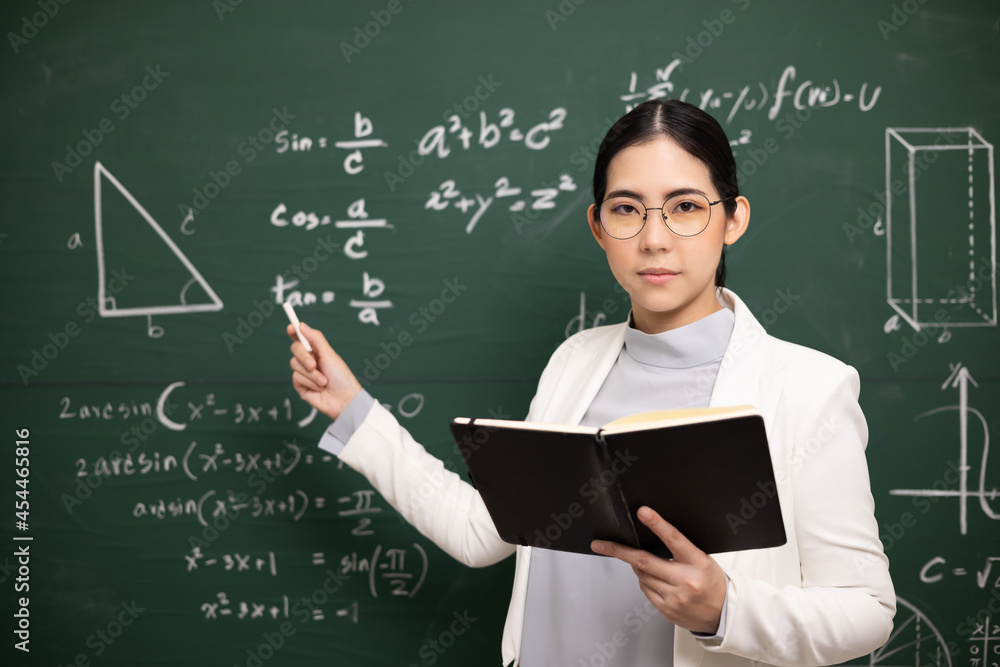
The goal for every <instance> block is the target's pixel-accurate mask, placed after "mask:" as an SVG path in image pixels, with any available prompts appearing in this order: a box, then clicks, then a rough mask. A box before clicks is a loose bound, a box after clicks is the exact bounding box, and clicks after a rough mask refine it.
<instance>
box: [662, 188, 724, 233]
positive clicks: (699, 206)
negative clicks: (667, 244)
mask: <svg viewBox="0 0 1000 667" xmlns="http://www.w3.org/2000/svg"><path fill="white" fill-rule="evenodd" d="M663 214H664V215H665V216H666V218H667V227H670V231H672V232H673V233H674V234H677V235H678V236H697V235H698V234H701V233H702V231H704V230H705V227H708V221H709V219H710V218H711V217H712V207H711V206H709V205H708V198H707V197H705V196H704V195H698V194H685V195H676V196H674V197H671V198H670V199H668V200H667V203H665V204H664V205H663Z"/></svg>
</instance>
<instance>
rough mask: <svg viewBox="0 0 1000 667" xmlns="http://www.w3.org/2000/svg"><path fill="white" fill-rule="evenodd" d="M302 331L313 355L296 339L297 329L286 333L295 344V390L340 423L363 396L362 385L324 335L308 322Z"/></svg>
mask: <svg viewBox="0 0 1000 667" xmlns="http://www.w3.org/2000/svg"><path fill="white" fill-rule="evenodd" d="M299 329H300V330H301V331H302V335H303V336H304V337H305V339H306V340H308V341H309V345H311V346H312V349H313V351H312V352H308V351H307V350H306V347H305V345H303V344H302V343H301V342H299V337H298V336H296V335H295V327H294V326H292V325H291V324H289V325H288V328H287V329H286V331H287V332H288V337H289V338H291V339H292V341H293V342H292V355H293V356H292V361H291V366H292V371H293V372H292V386H293V387H295V391H297V392H299V396H301V397H302V398H303V399H304V400H305V401H306V403H308V404H309V405H311V406H313V407H314V408H316V409H317V410H319V411H320V412H322V413H323V414H325V415H326V416H327V417H329V418H330V419H336V418H337V417H339V416H340V413H341V412H343V411H344V408H346V407H347V404H348V403H350V402H351V400H353V399H354V397H355V396H357V395H358V393H360V392H361V383H360V382H358V379H357V378H356V377H354V373H352V372H351V369H350V368H348V367H347V364H346V363H344V360H343V359H341V358H340V355H338V354H337V353H336V352H334V351H333V348H332V347H330V344H329V343H328V342H326V336H324V335H323V332H322V331H320V330H319V329H313V328H312V327H310V326H308V325H307V324H305V323H304V322H302V323H301V324H300V326H299Z"/></svg>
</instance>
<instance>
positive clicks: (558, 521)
mask: <svg viewBox="0 0 1000 667" xmlns="http://www.w3.org/2000/svg"><path fill="white" fill-rule="evenodd" d="M451 430H452V434H453V435H454V437H455V441H456V442H457V443H458V448H459V451H460V452H461V453H462V456H463V458H464V459H465V462H466V464H467V466H468V468H469V478H470V480H471V481H472V483H473V484H474V485H475V486H476V488H477V489H478V490H479V493H480V495H482V498H483V501H484V502H485V504H486V508H487V509H488V510H489V513H490V516H491V517H492V519H493V523H494V524H495V525H496V528H497V532H498V533H499V535H500V537H501V538H502V539H503V540H504V541H506V542H510V543H511V544H519V545H522V546H531V547H541V548H546V549H557V550H560V551H571V552H575V553H586V554H592V553H593V551H591V549H590V542H591V540H594V539H603V540H612V541H615V542H620V543H622V544H627V545H630V546H634V547H639V548H642V549H645V550H647V551H650V552H652V553H654V554H657V555H660V556H664V557H667V558H669V557H670V551H669V550H668V549H667V548H666V546H665V545H664V544H663V542H662V541H661V540H660V539H659V538H658V537H657V536H656V535H655V534H654V533H653V532H652V531H651V530H649V529H648V528H647V527H646V526H645V525H644V524H643V523H642V522H641V521H639V519H638V517H637V516H636V512H637V511H638V510H639V508H640V507H642V506H643V505H648V506H649V507H652V508H653V509H654V510H656V511H657V512H659V514H660V516H662V517H663V518H664V519H666V520H667V521H669V522H670V523H671V524H673V525H674V526H675V527H676V528H677V529H678V530H680V531H681V533H683V534H684V535H685V536H686V537H687V538H688V539H689V540H691V542H693V543H694V544H695V546H697V547H699V548H700V549H702V550H703V551H705V552H706V553H719V552H723V551H738V550H743V549H756V548H763V547H774V546H780V545H782V544H784V543H785V530H784V525H783V523H782V520H781V506H780V504H779V501H778V493H777V486H776V485H775V482H774V470H773V468H772V466H771V455H770V451H769V449H768V446H767V434H766V432H765V430H764V420H763V418H762V417H761V416H760V414H759V413H758V412H757V411H756V410H755V409H754V408H753V407H750V406H739V407H733V408H699V409H693V410H666V411H660V412H648V413H643V414H638V415H633V416H631V417H626V418H624V419H619V420H617V421H614V422H611V423H610V424H607V425H605V426H603V427H586V426H578V425H566V424H544V423H534V422H519V421H509V420H502V419H467V418H458V419H455V420H453V421H452V423H451Z"/></svg>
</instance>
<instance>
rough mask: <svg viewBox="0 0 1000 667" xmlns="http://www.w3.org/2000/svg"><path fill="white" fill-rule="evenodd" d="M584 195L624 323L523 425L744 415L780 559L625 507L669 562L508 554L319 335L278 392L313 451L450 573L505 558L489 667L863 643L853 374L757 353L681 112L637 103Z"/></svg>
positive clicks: (773, 351) (717, 171)
mask: <svg viewBox="0 0 1000 667" xmlns="http://www.w3.org/2000/svg"><path fill="white" fill-rule="evenodd" d="M593 187H594V202H595V203H594V204H593V205H591V206H590V208H589V209H588V211H587V218H588V221H589V224H590V231H591V233H592V234H593V236H594V238H595V240H596V241H597V243H598V244H599V245H600V246H601V248H602V249H603V250H604V252H605V254H606V255H607V259H608V264H609V266H610V267H611V271H612V273H613V274H614V276H615V278H616V279H617V280H618V282H619V283H620V284H621V286H622V288H624V289H625V291H626V292H628V294H629V296H630V298H631V302H632V310H631V313H630V316H629V318H628V321H627V322H624V323H621V324H617V325H610V326H604V327H598V328H595V329H590V330H587V331H583V332H580V333H579V334H576V335H575V336H573V337H571V338H570V339H568V340H567V341H566V342H565V343H564V344H563V345H561V346H560V347H559V349H557V350H556V352H555V353H554V354H553V355H552V358H551V359H550V360H549V363H548V365H547V366H546V368H545V370H544V371H543V373H542V377H541V379H540V381H539V385H538V390H537V393H536V394H535V397H534V399H533V401H532V403H531V408H530V410H529V414H528V417H527V419H528V420H533V421H543V422H558V423H581V424H585V425H600V424H604V423H607V422H608V421H611V420H613V419H616V418H618V417H622V416H625V415H628V414H634V413H636V412H643V411H646V410H655V409H671V408H685V407H704V406H708V405H713V406H716V405H718V406H725V405H740V404H751V405H754V406H756V407H757V409H758V410H759V411H760V412H761V414H763V415H764V420H765V424H766V427H767V432H768V437H769V440H770V447H771V457H772V462H773V465H774V469H775V479H776V481H777V494H778V496H779V497H780V502H781V510H782V515H783V519H784V522H785V529H786V533H787V536H788V541H787V543H786V544H785V545H783V546H781V547H776V548H771V549H757V550H751V551H743V552H736V553H725V554H717V555H714V556H708V555H706V554H705V553H703V552H701V551H700V550H699V549H697V548H696V547H694V546H693V545H691V543H690V542H688V541H687V540H686V539H685V538H684V536H683V535H681V534H680V533H679V532H678V531H677V530H676V529H674V528H673V527H672V526H670V525H669V524H668V523H667V522H665V521H664V520H663V519H662V518H661V517H659V516H658V515H657V514H656V512H654V511H653V510H651V509H649V508H643V509H642V510H640V513H639V517H640V520H642V521H643V522H644V523H645V524H646V525H648V526H649V527H650V528H651V529H652V530H653V531H654V532H655V533H656V534H657V535H658V536H659V537H660V538H661V539H662V540H663V541H664V543H665V544H666V545H667V546H668V547H669V548H670V550H671V552H672V553H673V554H674V559H673V560H671V561H668V560H664V559H661V558H658V557H656V556H653V555H652V554H649V553H646V552H643V551H639V550H636V549H632V548H629V547H626V546H623V545H616V544H611V543H606V542H599V541H595V542H594V544H593V548H594V551H595V552H596V553H598V554H602V555H605V556H610V557H611V558H597V557H594V556H586V555H580V554H566V553H561V552H555V551H549V550H544V549H531V548H527V547H517V548H516V549H515V547H514V546H512V545H510V544H507V543H505V542H502V541H501V540H500V539H499V537H498V536H497V535H496V532H495V530H494V528H493V524H492V522H491V521H490V518H489V515H488V514H487V512H486V509H485V507H484V505H483V503H482V500H481V498H480V497H479V495H478V494H477V493H476V491H475V489H473V488H472V487H471V486H470V485H468V484H467V483H465V482H464V481H462V479H461V478H460V477H459V476H458V475H455V474H453V473H451V472H449V471H448V470H446V469H445V468H444V466H443V464H442V463H441V461H439V460H438V459H436V458H434V457H432V456H430V455H429V454H427V453H426V451H424V449H423V448H422V447H421V446H420V445H419V444H417V443H416V442H414V441H413V439H412V438H411V437H410V435H409V434H408V433H407V432H406V431H405V430H404V429H403V428H402V427H401V426H400V425H399V424H398V423H397V422H396V421H395V419H394V418H393V417H392V416H391V415H390V414H389V413H388V412H387V411H386V410H384V409H383V408H382V407H381V406H380V405H379V404H378V403H377V402H376V401H374V400H373V399H372V397H371V396H370V395H368V394H367V392H364V391H362V389H361V386H360V384H359V383H358V381H357V380H356V378H355V377H354V376H353V375H352V374H351V372H350V370H349V369H348V368H347V366H346V365H345V364H344V362H343V360H342V359H341V358H340V357H339V356H337V355H336V353H334V351H333V350H332V349H331V348H330V346H329V345H328V344H327V342H326V339H325V338H324V336H323V334H322V333H321V332H320V331H317V330H315V329H311V328H309V327H307V326H305V325H303V326H302V331H303V334H304V335H305V336H306V337H307V338H308V339H309V341H310V342H311V343H312V346H313V348H314V349H315V352H314V353H313V354H309V353H307V352H306V351H305V349H304V348H303V346H302V344H301V343H298V342H293V344H292V353H293V355H294V358H293V359H292V361H291V366H292V370H293V375H292V382H293V385H294V386H295V388H296V390H297V391H298V392H299V395H300V396H301V397H302V398H303V399H305V400H306V401H307V402H308V403H309V404H310V405H312V406H314V407H316V408H317V409H318V410H319V411H321V412H323V413H324V414H326V415H327V416H329V417H331V418H333V419H334V420H336V421H335V422H334V424H333V425H331V427H330V428H329V429H328V431H327V433H326V435H324V437H323V441H322V442H321V443H320V446H321V447H323V448H325V449H327V450H329V451H331V452H334V453H336V454H338V455H339V456H340V457H341V459H343V460H344V461H345V462H346V463H347V464H348V465H350V466H352V467H354V468H355V469H357V470H359V471H360V472H361V473H362V474H364V475H366V476H367V477H368V479H369V480H370V481H371V482H372V484H373V485H374V486H375V488H377V489H378V490H379V491H380V492H381V493H382V494H383V495H384V496H385V497H386V499H387V500H388V501H389V502H390V503H391V504H392V505H393V506H394V507H396V509H398V510H399V511H400V512H401V513H402V514H403V516H404V517H405V518H406V519H407V520H408V521H410V522H411V523H412V524H413V525H414V526H416V527H417V528H418V529H419V530H420V531H421V532H422V533H423V534H424V535H426V536H428V537H429V538H430V539H432V540H433V541H434V542H436V543H437V544H438V545H439V546H440V547H441V548H443V549H444V550H445V551H447V552H448V553H450V554H451V555H453V556H454V557H455V558H457V559H458V560H460V561H462V562H463V563H466V564H468V565H470V566H485V565H490V564H492V563H495V562H497V561H499V560H501V559H503V558H505V557H507V556H508V555H510V554H511V553H515V552H516V554H517V565H516V569H515V574H514V590H513V594H512V598H511V602H510V608H509V610H508V615H507V622H506V626H505V628H504V637H503V646H502V652H503V662H504V664H505V665H507V664H512V663H513V664H519V665H523V666H525V667H534V666H535V665H578V664H579V665H603V664H622V665H625V664H629V665H652V664H663V665H671V664H673V665H676V666H677V667H682V666H683V667H689V666H690V667H694V666H695V665H704V666H711V665H719V666H722V665H750V664H752V663H753V662H759V663H765V664H775V665H821V664H834V663H838V662H843V661H845V660H849V659H852V658H855V657H857V656H860V655H864V654H866V653H869V652H870V651H872V650H874V649H875V648H877V647H879V646H881V645H882V644H883V643H884V642H885V641H886V639H887V638H888V636H889V633H890V631H891V629H892V617H893V614H894V613H895V596H894V593H893V588H892V582H891V580H890V578H889V572H888V560H887V559H886V557H885V554H884V553H883V550H882V545H881V543H880V542H879V539H878V526H877V524H876V521H875V518H874V501H873V499H872V495H871V490H870V487H869V482H868V470H867V464H866V462H865V457H864V449H865V446H866V442H867V436H868V431H867V426H866V424H865V420H864V415H863V414H862V413H861V409H860V407H859V405H858V401H857V397H858V392H859V379H858V375H857V373H856V372H855V370H854V369H853V368H851V367H849V366H846V365H844V364H842V363H841V362H839V361H837V360H835V359H833V358H831V357H828V356H826V355H824V354H822V353H819V352H816V351H814V350H810V349H807V348H803V347H800V346H797V345H793V344H791V343H786V342H783V341H779V340H777V339H775V338H772V337H771V336H769V335H767V333H766V332H765V331H764V330H763V328H762V327H761V326H760V324H759V323H758V322H757V321H756V320H755V319H754V317H753V316H752V315H751V314H750V313H749V312H748V311H747V308H746V306H745V305H744V304H743V302H742V301H740V299H739V297H737V296H736V295H735V294H734V293H733V292H731V291H729V290H727V289H725V288H724V280H725V264H724V258H723V250H724V248H725V246H727V245H730V244H732V243H734V242H736V241H737V240H738V239H739V238H740V237H741V236H742V235H743V233H744V232H745V231H746V229H747V225H748V223H749V220H750V204H749V202H748V201H747V199H746V198H745V197H742V196H740V195H739V191H738V186H737V181H736V164H735V160H734V159H733V154H732V150H731V148H730V145H729V142H728V140H727V138H726V136H725V133H724V132H723V130H722V128H721V126H719V124H718V123H717V122H716V121H715V120H714V119H713V118H712V117H711V116H710V115H709V114H707V113H705V112H703V111H701V110H700V109H698V108H697V107H694V106H691V105H689V104H686V103H683V102H679V101H674V100H670V101H662V100H653V101H649V102H646V103H644V104H641V105H639V106H638V107H636V108H635V109H633V110H632V111H631V112H629V113H628V114H626V115H625V116H624V117H622V118H621V119H620V120H619V121H618V122H617V123H616V124H615V125H614V126H613V127H612V128H611V129H610V130H609V131H608V134H607V136H606V137H605V139H604V142H603V143H602V144H601V148H600V150H599V153H598V157H597V161H596V164H595V169H594V186H593ZM658 205H659V206H658ZM288 333H289V336H290V337H291V338H292V339H293V340H296V337H295V332H294V329H293V328H292V327H291V326H289V329H288ZM428 485H430V486H428ZM429 488H430V489H433V493H431V494H430V495H428V493H427V490H428V489H429ZM636 583H638V586H636Z"/></svg>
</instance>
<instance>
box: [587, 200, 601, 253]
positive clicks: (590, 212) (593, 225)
mask: <svg viewBox="0 0 1000 667" xmlns="http://www.w3.org/2000/svg"><path fill="white" fill-rule="evenodd" d="M597 213H598V210H597V204H591V205H590V208H588V209H587V222H588V223H590V233H591V234H593V235H594V239H596V240H597V245H599V246H601V249H602V250H605V247H604V243H605V236H604V228H603V227H601V221H600V220H598V219H597Z"/></svg>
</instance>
